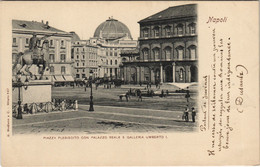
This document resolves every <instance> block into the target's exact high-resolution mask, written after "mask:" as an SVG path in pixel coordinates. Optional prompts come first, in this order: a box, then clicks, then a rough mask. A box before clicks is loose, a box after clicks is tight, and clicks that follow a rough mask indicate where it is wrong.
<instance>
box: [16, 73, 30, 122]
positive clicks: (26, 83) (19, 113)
mask: <svg viewBox="0 0 260 167" xmlns="http://www.w3.org/2000/svg"><path fill="white" fill-rule="evenodd" d="M21 78H22V74H21V73H20V72H19V73H18V74H17V85H16V86H17V88H18V114H17V117H16V119H23V115H22V106H21V104H22V102H21V88H22V87H23V86H25V87H24V88H25V89H27V88H28V83H29V81H28V79H27V78H26V80H25V83H22V81H21Z"/></svg>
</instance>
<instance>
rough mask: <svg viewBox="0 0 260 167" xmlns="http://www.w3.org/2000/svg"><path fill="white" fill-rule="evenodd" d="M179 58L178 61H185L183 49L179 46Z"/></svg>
mask: <svg viewBox="0 0 260 167" xmlns="http://www.w3.org/2000/svg"><path fill="white" fill-rule="evenodd" d="M177 56H178V57H177V58H178V59H180V60H182V59H183V57H184V56H183V47H182V46H179V47H178V48H177Z"/></svg>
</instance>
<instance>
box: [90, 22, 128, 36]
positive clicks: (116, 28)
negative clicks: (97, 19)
mask: <svg viewBox="0 0 260 167" xmlns="http://www.w3.org/2000/svg"><path fill="white" fill-rule="evenodd" d="M94 37H97V38H105V39H108V40H114V39H118V38H122V37H127V38H130V39H132V36H131V33H130V31H129V29H128V27H127V26H126V25H125V24H124V23H122V22H120V21H118V20H116V19H113V18H109V19H108V20H106V21H105V22H103V23H101V24H100V25H99V26H98V27H97V29H96V31H95V33H94Z"/></svg>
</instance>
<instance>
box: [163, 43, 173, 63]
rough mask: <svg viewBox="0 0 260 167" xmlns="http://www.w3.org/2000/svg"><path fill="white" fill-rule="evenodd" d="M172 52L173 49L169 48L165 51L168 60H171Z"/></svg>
mask: <svg viewBox="0 0 260 167" xmlns="http://www.w3.org/2000/svg"><path fill="white" fill-rule="evenodd" d="M171 50H172V48H171V47H169V46H167V47H166V48H165V49H164V52H165V57H166V60H170V59H171Z"/></svg>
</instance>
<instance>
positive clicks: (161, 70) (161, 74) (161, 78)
mask: <svg viewBox="0 0 260 167" xmlns="http://www.w3.org/2000/svg"><path fill="white" fill-rule="evenodd" d="M160 83H163V65H162V64H160Z"/></svg>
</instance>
